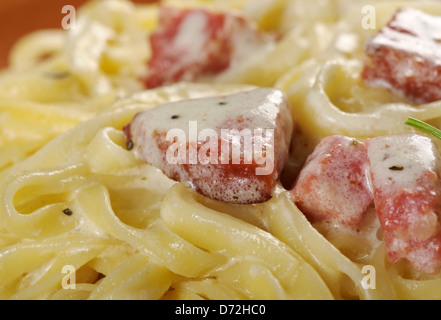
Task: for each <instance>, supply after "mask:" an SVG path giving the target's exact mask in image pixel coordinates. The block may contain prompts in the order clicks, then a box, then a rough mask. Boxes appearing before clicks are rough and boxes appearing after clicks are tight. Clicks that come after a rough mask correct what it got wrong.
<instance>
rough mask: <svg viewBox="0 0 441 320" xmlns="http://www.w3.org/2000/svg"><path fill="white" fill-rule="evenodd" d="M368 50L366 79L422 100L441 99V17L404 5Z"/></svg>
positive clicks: (363, 76)
mask: <svg viewBox="0 0 441 320" xmlns="http://www.w3.org/2000/svg"><path fill="white" fill-rule="evenodd" d="M365 51H366V55H367V58H368V59H367V62H366V64H365V67H364V70H363V72H362V78H363V80H364V81H365V83H367V84H370V85H372V86H381V87H386V88H388V89H390V90H391V91H393V92H395V93H396V94H398V95H401V96H403V97H406V98H409V99H411V100H413V101H415V102H416V103H419V104H421V103H429V102H433V101H437V100H440V99H441V17H439V16H433V15H430V14H427V13H424V12H422V11H419V10H416V9H411V8H405V9H401V10H399V11H398V12H397V13H396V14H395V16H394V17H393V19H392V20H391V21H390V22H389V23H388V24H387V25H386V26H385V27H383V28H382V29H381V30H380V32H379V33H378V34H377V35H375V36H374V37H372V38H371V39H370V40H369V41H368V42H367V43H366V46H365Z"/></svg>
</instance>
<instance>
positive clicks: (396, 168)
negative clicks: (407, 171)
mask: <svg viewBox="0 0 441 320" xmlns="http://www.w3.org/2000/svg"><path fill="white" fill-rule="evenodd" d="M403 169H404V167H402V166H392V167H389V170H392V171H401V170H403Z"/></svg>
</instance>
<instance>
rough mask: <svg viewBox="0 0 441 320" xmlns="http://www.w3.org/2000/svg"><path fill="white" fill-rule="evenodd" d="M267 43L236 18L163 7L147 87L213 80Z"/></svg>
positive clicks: (242, 20)
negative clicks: (211, 78) (206, 79)
mask: <svg viewBox="0 0 441 320" xmlns="http://www.w3.org/2000/svg"><path fill="white" fill-rule="evenodd" d="M268 41H269V38H268V37H266V36H264V34H263V33H261V32H259V31H258V29H257V27H256V26H255V25H254V24H252V23H251V22H250V21H248V20H247V19H245V18H244V17H242V16H239V15H236V14H232V13H221V12H211V11H208V10H205V9H178V8H171V7H167V6H161V7H160V12H159V25H158V28H157V30H156V31H155V32H154V33H153V34H152V35H151V37H150V44H151V49H152V57H151V59H150V61H149V62H148V70H147V75H146V77H145V78H144V83H145V86H146V87H147V88H155V87H158V86H162V85H168V84H172V83H175V82H179V81H197V80H201V79H204V78H210V77H213V76H215V75H217V74H219V73H221V72H223V71H225V70H227V69H228V68H229V67H230V66H232V65H233V64H234V63H235V62H237V61H239V60H240V59H244V58H246V56H247V55H252V54H253V53H254V50H256V48H258V47H260V46H262V45H265V44H266V43H267V42H268Z"/></svg>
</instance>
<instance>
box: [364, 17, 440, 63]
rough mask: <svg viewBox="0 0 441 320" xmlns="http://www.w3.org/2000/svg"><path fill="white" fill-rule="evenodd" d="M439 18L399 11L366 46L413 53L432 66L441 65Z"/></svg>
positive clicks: (370, 48) (372, 48)
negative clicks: (384, 47)
mask: <svg viewBox="0 0 441 320" xmlns="http://www.w3.org/2000/svg"><path fill="white" fill-rule="evenodd" d="M397 29H398V30H397ZM440 41H441V18H439V17H435V16H432V15H429V14H427V13H424V12H421V11H419V10H415V9H411V8H406V9H403V10H400V11H399V12H398V13H397V14H396V15H395V17H394V19H393V20H392V21H391V22H390V23H389V25H387V26H385V27H383V28H382V29H381V32H379V33H378V34H377V35H376V36H375V37H374V38H373V39H372V40H371V41H370V42H369V45H368V50H376V49H377V48H379V47H381V46H387V47H392V48H395V49H398V50H402V51H405V52H408V51H410V52H414V53H416V54H418V55H419V56H421V57H424V58H425V59H428V60H429V61H430V62H432V63H433V64H434V65H437V66H438V65H441V44H440Z"/></svg>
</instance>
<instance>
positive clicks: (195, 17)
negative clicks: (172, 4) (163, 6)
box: [171, 11, 208, 63]
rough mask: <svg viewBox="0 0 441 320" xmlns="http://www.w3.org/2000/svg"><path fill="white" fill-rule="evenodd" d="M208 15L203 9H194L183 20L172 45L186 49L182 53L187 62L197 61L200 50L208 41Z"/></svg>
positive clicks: (179, 48)
mask: <svg viewBox="0 0 441 320" xmlns="http://www.w3.org/2000/svg"><path fill="white" fill-rule="evenodd" d="M207 22H208V20H207V15H206V14H205V13H203V12H201V11H193V12H191V13H189V14H188V16H187V17H186V18H185V19H184V20H183V22H182V24H181V25H180V27H179V31H178V33H177V35H176V37H175V38H174V40H173V44H172V45H171V47H173V48H176V49H177V50H185V54H184V55H182V58H183V59H184V62H185V63H188V62H192V61H197V59H198V57H199V56H200V52H201V51H202V50H203V49H204V46H205V44H206V42H207V41H208V33H207V32H206V28H207Z"/></svg>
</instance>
